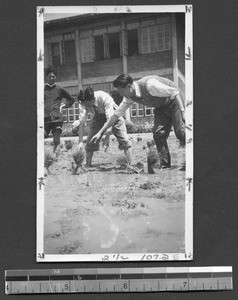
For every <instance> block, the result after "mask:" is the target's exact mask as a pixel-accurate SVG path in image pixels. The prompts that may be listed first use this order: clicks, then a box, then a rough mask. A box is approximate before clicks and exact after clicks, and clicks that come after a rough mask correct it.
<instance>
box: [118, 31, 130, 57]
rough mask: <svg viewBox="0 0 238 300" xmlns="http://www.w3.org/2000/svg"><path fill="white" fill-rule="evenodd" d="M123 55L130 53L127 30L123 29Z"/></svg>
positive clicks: (121, 41) (121, 42) (121, 36)
mask: <svg viewBox="0 0 238 300" xmlns="http://www.w3.org/2000/svg"><path fill="white" fill-rule="evenodd" d="M120 45H121V55H128V40H127V31H126V30H125V29H122V30H121V32H120Z"/></svg>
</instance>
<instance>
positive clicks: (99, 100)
mask: <svg viewBox="0 0 238 300" xmlns="http://www.w3.org/2000/svg"><path fill="white" fill-rule="evenodd" d="M78 101H79V102H80V104H81V105H82V106H83V107H84V108H85V110H86V112H87V113H89V112H91V113H92V114H93V115H94V116H93V119H92V122H91V124H90V130H89V133H88V136H87V141H86V146H85V150H86V166H88V167H90V166H91V165H92V157H93V152H94V151H98V150H99V142H100V139H101V137H102V135H101V136H100V138H99V139H98V140H97V141H96V142H95V143H90V140H91V139H92V137H93V136H94V135H95V134H97V133H98V131H99V130H100V129H101V128H102V127H103V125H104V124H105V123H106V122H107V121H108V120H109V119H110V118H111V117H112V116H113V115H114V111H115V109H116V108H117V107H118V106H117V105H116V103H115V102H114V100H113V98H112V97H111V96H110V95H109V94H107V93H106V92H104V91H95V92H94V91H93V89H92V88H91V87H86V88H84V89H82V90H80V92H79V94H78ZM87 113H85V117H84V120H83V122H82V121H81V123H80V126H79V147H82V141H83V129H84V126H82V125H83V124H85V123H86V115H87ZM107 129H108V130H107V132H106V135H105V139H104V142H103V146H104V147H105V149H107V148H108V147H109V138H110V135H111V134H114V135H115V137H116V138H117V141H118V144H119V146H118V148H119V149H120V150H124V152H125V154H126V155H127V157H128V160H129V162H131V151H132V150H131V142H130V140H129V138H128V135H127V130H126V125H125V120H124V118H123V117H122V116H119V117H118V118H117V120H116V121H115V122H114V124H113V126H110V128H109V127H108V128H107ZM105 131H106V130H105ZM105 131H104V132H105Z"/></svg>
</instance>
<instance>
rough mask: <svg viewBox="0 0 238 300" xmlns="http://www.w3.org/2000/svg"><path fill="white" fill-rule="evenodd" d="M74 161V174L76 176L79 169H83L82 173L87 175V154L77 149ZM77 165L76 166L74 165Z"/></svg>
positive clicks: (72, 163)
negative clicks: (85, 160) (84, 164)
mask: <svg viewBox="0 0 238 300" xmlns="http://www.w3.org/2000/svg"><path fill="white" fill-rule="evenodd" d="M73 159H74V162H71V165H72V174H73V175H76V173H77V171H78V169H79V168H81V169H82V171H83V172H84V173H85V172H86V169H85V168H84V166H83V165H82V164H83V161H84V159H85V152H84V150H83V149H77V150H76V151H75V152H74V153H73ZM74 163H75V165H76V166H75V165H74Z"/></svg>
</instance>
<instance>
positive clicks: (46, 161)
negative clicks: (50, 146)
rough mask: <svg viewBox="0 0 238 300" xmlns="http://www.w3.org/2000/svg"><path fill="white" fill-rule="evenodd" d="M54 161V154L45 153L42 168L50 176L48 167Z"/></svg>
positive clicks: (50, 152)
mask: <svg viewBox="0 0 238 300" xmlns="http://www.w3.org/2000/svg"><path fill="white" fill-rule="evenodd" d="M55 161H56V159H55V157H54V154H53V152H52V151H46V152H45V159H44V167H45V169H46V171H47V174H49V175H52V173H51V172H50V170H49V168H50V166H51V165H52V164H53V163H54V162H55Z"/></svg>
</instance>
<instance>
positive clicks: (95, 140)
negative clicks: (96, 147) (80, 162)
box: [89, 132, 101, 144]
mask: <svg viewBox="0 0 238 300" xmlns="http://www.w3.org/2000/svg"><path fill="white" fill-rule="evenodd" d="M100 138H101V134H100V133H99V132H98V133H97V134H95V135H94V136H93V137H92V138H91V140H90V142H89V143H90V144H91V143H92V144H94V143H97V142H98V141H99V140H100Z"/></svg>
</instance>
